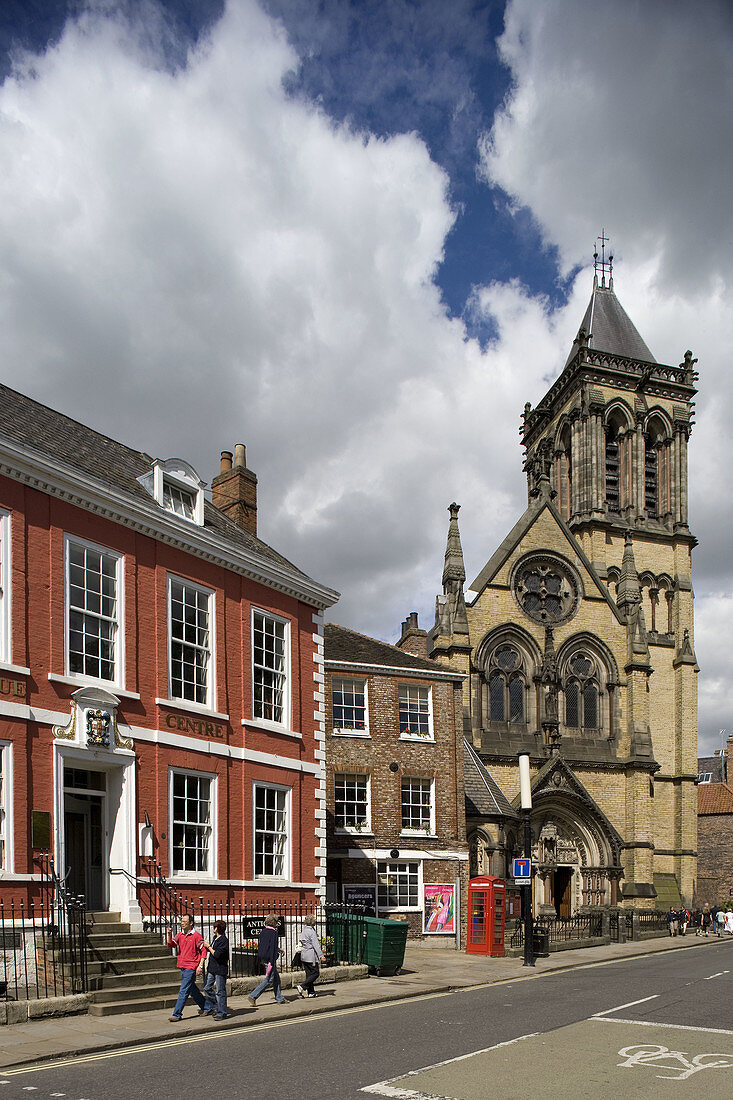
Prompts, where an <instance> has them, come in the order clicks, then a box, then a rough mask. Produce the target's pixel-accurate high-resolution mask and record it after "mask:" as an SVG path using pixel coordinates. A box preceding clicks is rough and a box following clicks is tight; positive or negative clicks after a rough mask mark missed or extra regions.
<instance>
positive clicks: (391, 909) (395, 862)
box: [376, 857, 423, 914]
mask: <svg viewBox="0 0 733 1100" xmlns="http://www.w3.org/2000/svg"><path fill="white" fill-rule="evenodd" d="M411 863H413V864H415V865H416V866H417V903H416V904H415V905H382V904H381V903H380V889H383V888H384V884H380V881H379V880H380V877H382V875H384V874H387V875H389V874H399V873H400V872H399V871H395V870H392V869H393V868H399V867H400V865H405V866H407V865H408V864H411ZM382 866H384V867H385V868H386V871H384V872H381V871H380V867H382ZM407 873H408V874H409V873H410V872H407ZM376 882H377V914H380V913H398V912H399V913H411V912H422V907H423V905H422V898H423V864H422V860H421V859H410V858H409V857H408V858H405V859H380V860H377V866H376Z"/></svg>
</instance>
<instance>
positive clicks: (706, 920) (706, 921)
mask: <svg viewBox="0 0 733 1100" xmlns="http://www.w3.org/2000/svg"><path fill="white" fill-rule="evenodd" d="M712 923H713V918H712V917H711V916H710V906H709V905H708V903H707V902H705V905H704V907H703V911H702V934H703V936H709V935H710V926H711V925H712Z"/></svg>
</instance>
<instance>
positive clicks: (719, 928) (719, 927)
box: [715, 909, 725, 936]
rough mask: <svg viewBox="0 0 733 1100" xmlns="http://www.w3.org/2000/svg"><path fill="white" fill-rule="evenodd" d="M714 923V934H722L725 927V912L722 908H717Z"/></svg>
mask: <svg viewBox="0 0 733 1100" xmlns="http://www.w3.org/2000/svg"><path fill="white" fill-rule="evenodd" d="M715 924H716V928H715V935H716V936H722V935H723V931H724V929H725V912H724V911H723V909H718V915H717V917H716V918H715Z"/></svg>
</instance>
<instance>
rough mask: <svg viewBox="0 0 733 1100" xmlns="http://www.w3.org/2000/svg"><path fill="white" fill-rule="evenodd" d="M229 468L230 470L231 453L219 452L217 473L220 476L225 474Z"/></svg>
mask: <svg viewBox="0 0 733 1100" xmlns="http://www.w3.org/2000/svg"><path fill="white" fill-rule="evenodd" d="M231 468H232V452H231V451H222V452H221V467H220V469H219V473H220V474H225V473H226V472H227V470H231Z"/></svg>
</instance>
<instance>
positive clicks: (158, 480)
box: [138, 458, 206, 527]
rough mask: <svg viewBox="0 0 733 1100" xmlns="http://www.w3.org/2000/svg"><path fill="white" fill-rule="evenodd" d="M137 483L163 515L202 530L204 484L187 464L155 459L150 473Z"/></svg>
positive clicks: (140, 478) (182, 461) (172, 459)
mask: <svg viewBox="0 0 733 1100" xmlns="http://www.w3.org/2000/svg"><path fill="white" fill-rule="evenodd" d="M138 481H139V482H140V484H141V485H142V486H143V488H144V489H146V490H147V492H148V493H150V495H151V497H153V498H154V500H156V501H157V502H158V504H160V506H161V508H165V510H166V512H172V513H173V515H174V516H180V517H181V518H182V519H187V520H189V521H190V522H191V523H196V524H198V526H199V527H203V525H204V485H205V484H206V483H205V482H203V481H202V480H201V478H200V477H199V476H198V474H197V473H196V471H195V470H194V468H193V466H191V465H189V463H188V462H184V460H183V459H182V458H168V459H166V460H165V461H163V460H162V459H160V458H156V460H155V462H154V463H153V468H152V470H150V472H149V473H147V474H143V476H142V477H139V478H138Z"/></svg>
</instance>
